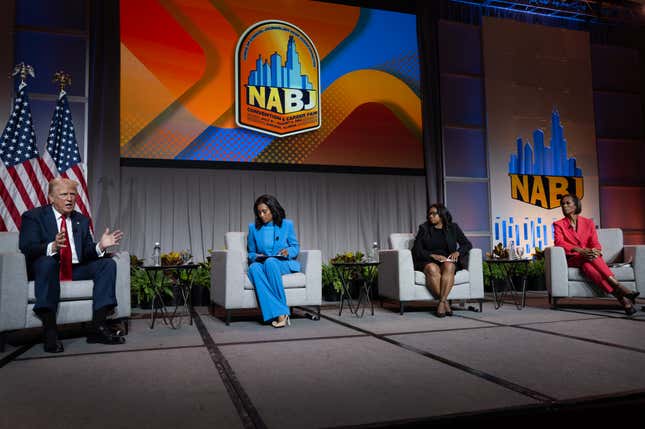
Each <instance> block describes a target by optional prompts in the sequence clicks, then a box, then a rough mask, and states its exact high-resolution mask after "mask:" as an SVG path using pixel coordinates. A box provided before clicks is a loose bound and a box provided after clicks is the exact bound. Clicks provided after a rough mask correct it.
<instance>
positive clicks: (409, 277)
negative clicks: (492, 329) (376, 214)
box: [378, 233, 484, 314]
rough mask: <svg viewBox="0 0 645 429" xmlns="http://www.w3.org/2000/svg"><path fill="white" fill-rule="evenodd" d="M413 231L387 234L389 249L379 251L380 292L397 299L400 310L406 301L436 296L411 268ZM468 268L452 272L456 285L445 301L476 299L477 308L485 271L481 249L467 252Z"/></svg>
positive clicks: (424, 278) (481, 293)
mask: <svg viewBox="0 0 645 429" xmlns="http://www.w3.org/2000/svg"><path fill="white" fill-rule="evenodd" d="M413 245H414V234H410V233H396V234H390V247H391V250H381V251H380V252H379V260H380V261H381V264H380V265H379V272H378V291H379V295H381V296H384V297H386V298H390V299H394V300H396V301H399V306H400V307H399V312H400V313H401V314H403V313H404V311H405V302H407V301H433V300H435V298H434V297H433V296H432V295H431V294H430V292H429V291H428V288H427V287H426V277H425V274H424V273H422V272H421V271H415V270H414V264H413V263H412V251H411V249H412V246H413ZM468 255H469V257H468V269H466V270H459V271H457V272H456V273H455V286H454V287H453V289H452V291H450V295H448V300H464V301H478V302H479V311H481V310H482V303H483V302H484V273H483V269H482V251H481V249H471V250H470V253H469V254H468Z"/></svg>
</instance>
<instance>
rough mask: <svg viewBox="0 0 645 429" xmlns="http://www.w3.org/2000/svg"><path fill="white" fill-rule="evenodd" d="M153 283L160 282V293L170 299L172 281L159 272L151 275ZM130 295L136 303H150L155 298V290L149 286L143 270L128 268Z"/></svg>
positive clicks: (146, 275)
mask: <svg viewBox="0 0 645 429" xmlns="http://www.w3.org/2000/svg"><path fill="white" fill-rule="evenodd" d="M160 276H161V277H162V278H160ZM152 277H153V279H154V280H155V282H157V283H158V282H159V281H161V291H162V292H163V293H165V294H166V295H168V296H170V297H172V296H173V293H172V287H171V286H172V281H171V280H170V279H169V278H168V277H166V276H164V275H163V273H162V272H161V271H156V272H154V273H152ZM130 295H131V296H132V298H133V299H134V300H136V301H137V302H139V303H140V302H150V301H152V298H154V296H155V289H154V288H153V287H152V285H151V284H150V278H149V277H148V274H147V273H146V271H145V270H144V269H143V268H140V267H133V266H130Z"/></svg>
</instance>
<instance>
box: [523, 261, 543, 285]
mask: <svg viewBox="0 0 645 429" xmlns="http://www.w3.org/2000/svg"><path fill="white" fill-rule="evenodd" d="M544 276H545V274H544V256H542V258H538V257H537V253H536V254H535V256H534V259H533V260H532V261H531V263H530V264H529V265H528V268H527V282H528V284H527V287H526V288H527V289H529V290H546V278H545V277H544Z"/></svg>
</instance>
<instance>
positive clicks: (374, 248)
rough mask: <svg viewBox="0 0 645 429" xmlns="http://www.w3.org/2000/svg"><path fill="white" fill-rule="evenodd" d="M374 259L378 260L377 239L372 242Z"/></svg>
mask: <svg viewBox="0 0 645 429" xmlns="http://www.w3.org/2000/svg"><path fill="white" fill-rule="evenodd" d="M371 253H372V257H371V259H372V261H373V262H378V243H377V242H376V241H375V242H374V243H372V252H371Z"/></svg>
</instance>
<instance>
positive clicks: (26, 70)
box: [11, 63, 36, 86]
mask: <svg viewBox="0 0 645 429" xmlns="http://www.w3.org/2000/svg"><path fill="white" fill-rule="evenodd" d="M17 74H19V75H20V85H21V86H22V85H26V84H27V83H26V82H25V80H26V79H27V75H29V76H31V77H36V73H34V68H33V67H32V66H30V65H29V64H25V63H19V64H16V66H15V67H14V68H13V73H11V76H15V75H17Z"/></svg>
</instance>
